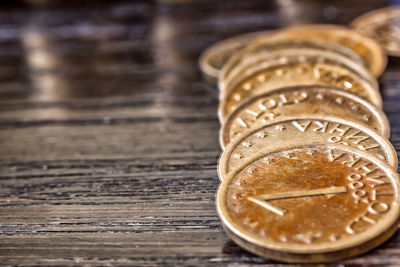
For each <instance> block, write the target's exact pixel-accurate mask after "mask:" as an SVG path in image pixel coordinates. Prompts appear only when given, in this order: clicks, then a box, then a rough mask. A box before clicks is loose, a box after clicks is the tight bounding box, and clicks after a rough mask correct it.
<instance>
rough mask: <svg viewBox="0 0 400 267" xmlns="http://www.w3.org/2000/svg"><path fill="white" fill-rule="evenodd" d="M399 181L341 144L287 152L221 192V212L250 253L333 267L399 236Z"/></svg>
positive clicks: (265, 159)
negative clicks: (394, 234) (337, 262)
mask: <svg viewBox="0 0 400 267" xmlns="http://www.w3.org/2000/svg"><path fill="white" fill-rule="evenodd" d="M398 188H399V178H398V174H397V173H396V172H395V171H394V170H393V169H392V168H391V167H390V166H389V165H387V164H386V163H385V162H383V161H381V160H379V159H378V158H375V157H370V156H369V154H368V153H365V152H361V151H357V150H353V149H351V148H350V147H346V146H340V145H308V146H302V147H292V148H289V147H288V148H281V149H280V150H277V151H274V152H269V153H266V154H263V155H259V156H257V157H256V158H253V159H252V160H251V161H249V162H248V163H247V164H246V165H244V166H243V167H242V168H240V169H238V170H237V171H235V172H234V173H232V174H231V175H230V176H229V177H227V179H225V180H224V181H223V183H222V184H221V185H220V187H219V190H218V194H217V209H218V214H219V216H220V218H221V221H222V224H223V225H224V227H225V228H226V229H228V231H227V233H228V235H229V236H230V237H231V238H232V239H233V240H234V241H236V242H237V243H238V244H239V245H240V246H242V247H244V248H245V249H247V250H249V251H251V252H253V253H255V254H257V255H260V256H264V257H268V258H271V259H276V260H280V261H286V262H329V261H334V260H338V259H342V258H346V257H351V256H354V255H357V254H360V253H363V252H365V251H367V250H370V249H372V248H374V247H376V246H378V245H379V244H381V243H382V242H383V241H385V240H387V239H388V238H389V237H390V236H391V235H392V234H393V233H394V232H395V231H396V229H397V224H398V218H399V213H400V209H399V207H400V203H399V193H398Z"/></svg>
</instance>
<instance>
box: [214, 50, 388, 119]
mask: <svg viewBox="0 0 400 267" xmlns="http://www.w3.org/2000/svg"><path fill="white" fill-rule="evenodd" d="M299 54H300V55H301V56H299ZM337 58H338V55H335V54H331V53H326V52H316V51H309V50H301V49H293V50H291V51H286V53H285V55H284V56H278V57H277V58H275V59H269V60H268V61H265V62H264V63H262V64H256V65H254V66H253V67H248V68H246V69H244V70H243V72H242V73H240V74H237V75H236V77H235V78H233V79H232V80H231V82H230V83H229V84H227V85H226V87H225V88H224V89H223V90H221V91H220V99H221V102H220V116H221V117H220V118H221V122H222V121H223V120H224V119H225V118H226V117H227V116H228V115H229V114H230V113H231V112H232V111H233V110H234V109H235V108H236V107H237V106H239V105H240V104H241V103H243V102H244V101H245V100H247V99H248V98H251V97H253V96H255V95H259V94H261V93H264V92H268V91H271V90H274V89H277V88H281V87H288V86H298V85H322V86H332V87H338V88H341V89H344V90H346V91H350V92H353V93H356V94H358V95H360V96H362V97H365V98H366V99H368V100H369V101H371V103H374V104H375V105H377V106H378V107H381V106H382V99H381V96H380V93H379V91H378V89H377V84H376V81H375V83H374V84H371V83H370V82H368V81H366V80H365V79H363V78H362V77H360V76H359V75H357V74H356V73H354V72H352V71H351V70H349V69H348V68H346V67H345V66H344V65H342V64H340V63H341V62H340V61H338V60H337Z"/></svg>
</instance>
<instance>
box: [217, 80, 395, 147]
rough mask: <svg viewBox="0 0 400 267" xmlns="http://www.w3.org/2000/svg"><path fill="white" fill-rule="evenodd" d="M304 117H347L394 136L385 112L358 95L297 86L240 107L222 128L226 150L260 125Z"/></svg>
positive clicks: (327, 88) (262, 96)
mask: <svg viewBox="0 0 400 267" xmlns="http://www.w3.org/2000/svg"><path fill="white" fill-rule="evenodd" d="M222 108H225V106H221V109H222ZM220 112H221V110H220ZM301 114H302V115H312V114H314V115H322V116H334V117H343V118H347V119H349V120H353V121H357V122H359V123H361V124H363V125H365V126H367V127H371V128H373V129H375V130H377V131H378V132H380V133H382V134H383V135H384V136H385V137H389V136H390V126H389V122H388V120H387V117H386V115H385V114H384V113H383V111H382V110H380V109H378V108H377V107H375V106H374V105H372V104H370V103H369V102H368V101H366V100H364V99H362V98H360V97H358V96H357V95H355V94H352V93H349V92H346V91H343V90H340V89H337V88H329V87H322V86H297V87H288V88H281V89H279V90H274V91H271V92H267V93H264V94H261V95H258V96H255V97H253V98H250V99H248V100H247V101H246V102H244V103H243V104H241V105H240V106H238V107H237V108H236V109H235V110H234V111H233V112H232V113H231V114H230V115H229V117H228V118H227V119H226V120H225V121H224V124H223V125H222V128H221V134H220V136H221V138H222V141H221V143H222V144H224V145H225V146H226V145H227V144H229V142H230V141H231V140H233V139H234V138H235V137H236V136H238V135H239V134H241V133H242V132H244V131H246V130H249V129H251V128H254V127H258V125H260V124H263V123H269V122H271V121H273V120H275V119H277V118H282V117H288V116H289V117H293V116H297V115H301ZM220 116H221V114H220Z"/></svg>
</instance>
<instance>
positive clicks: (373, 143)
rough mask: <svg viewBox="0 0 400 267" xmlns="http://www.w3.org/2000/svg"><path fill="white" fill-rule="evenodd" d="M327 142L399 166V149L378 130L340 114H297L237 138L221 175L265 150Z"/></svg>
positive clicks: (221, 165) (220, 165)
mask: <svg viewBox="0 0 400 267" xmlns="http://www.w3.org/2000/svg"><path fill="white" fill-rule="evenodd" d="M221 141H223V140H221ZM327 143H333V144H336V143H338V144H343V145H347V146H349V147H351V148H354V149H360V150H364V151H367V152H368V153H369V154H370V155H371V156H375V157H378V158H380V159H382V160H384V161H387V162H388V163H389V165H390V166H392V167H393V168H397V166H398V159H397V155H396V150H395V149H394V148H393V146H392V144H391V143H390V142H389V141H388V140H387V139H386V138H385V137H384V136H383V135H381V134H379V133H378V132H376V131H374V130H372V129H370V128H368V127H365V126H363V125H361V124H359V123H357V122H353V121H348V120H345V119H341V118H337V117H329V116H315V115H314V116H313V115H298V116H295V117H292V118H287V117H284V118H282V119H277V120H274V121H271V122H270V123H267V124H262V125H260V126H259V127H255V128H252V129H250V130H248V131H245V132H243V133H242V134H241V135H239V136H238V137H237V138H235V139H234V140H233V141H232V142H231V143H230V144H229V146H228V147H227V148H226V149H225V151H224V152H223V153H222V155H221V157H220V160H219V163H218V176H219V177H220V179H223V177H226V175H228V173H230V172H231V171H234V170H235V169H236V168H238V166H240V165H241V164H243V162H246V161H248V160H249V159H251V158H252V157H254V156H256V155H258V154H260V153H265V152H266V151H274V150H276V149H279V148H281V147H286V146H295V145H304V144H327ZM222 145H223V144H222Z"/></svg>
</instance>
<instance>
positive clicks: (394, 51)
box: [351, 6, 400, 57]
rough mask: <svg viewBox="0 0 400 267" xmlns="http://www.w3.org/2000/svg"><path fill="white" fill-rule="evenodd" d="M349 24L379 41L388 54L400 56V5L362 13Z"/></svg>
mask: <svg viewBox="0 0 400 267" xmlns="http://www.w3.org/2000/svg"><path fill="white" fill-rule="evenodd" d="M351 26H352V27H353V28H354V29H355V30H356V31H358V32H360V33H362V34H364V35H366V36H369V37H370V38H371V39H374V40H376V41H377V42H379V43H380V44H381V45H382V47H383V48H384V49H385V50H386V52H387V53H388V54H389V55H391V56H396V57H400V34H399V33H400V6H397V7H387V8H382V9H378V10H375V11H372V12H370V13H367V14H364V15H362V16H360V17H358V18H356V19H355V20H354V21H353V22H352V23H351Z"/></svg>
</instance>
